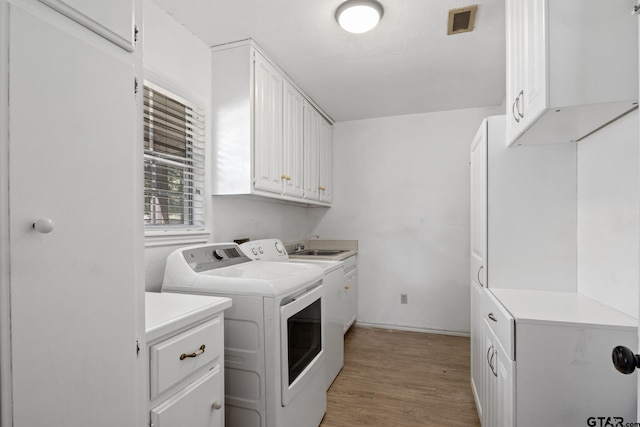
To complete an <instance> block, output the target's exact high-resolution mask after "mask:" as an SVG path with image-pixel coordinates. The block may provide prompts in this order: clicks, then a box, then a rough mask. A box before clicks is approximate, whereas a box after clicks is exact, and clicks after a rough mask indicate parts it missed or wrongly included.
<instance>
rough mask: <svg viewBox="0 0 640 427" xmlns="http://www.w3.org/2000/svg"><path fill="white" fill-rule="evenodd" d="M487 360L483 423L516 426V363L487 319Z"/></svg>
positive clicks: (486, 424)
mask: <svg viewBox="0 0 640 427" xmlns="http://www.w3.org/2000/svg"><path fill="white" fill-rule="evenodd" d="M484 339H485V354H486V363H485V366H484V369H483V374H484V391H483V395H484V398H485V402H484V406H483V409H484V410H483V412H482V425H483V426H492V427H510V426H513V425H514V424H513V415H514V412H515V411H514V409H515V408H514V394H513V391H514V384H515V376H514V366H515V362H514V361H513V360H511V359H510V358H509V355H508V354H507V352H506V351H505V350H504V347H503V346H502V343H501V342H500V340H498V338H497V337H496V335H495V333H494V332H493V330H492V329H491V326H490V325H489V322H487V321H486V320H485V321H484Z"/></svg>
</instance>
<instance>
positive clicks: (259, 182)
mask: <svg viewBox="0 0 640 427" xmlns="http://www.w3.org/2000/svg"><path fill="white" fill-rule="evenodd" d="M254 79H255V88H254V97H255V99H254V141H253V144H254V177H255V184H254V187H255V188H256V189H258V190H265V191H271V192H274V193H281V192H282V175H283V171H282V91H283V79H282V76H281V75H280V73H279V72H278V70H276V69H275V68H274V67H273V66H272V65H271V64H270V63H269V62H268V61H267V60H266V59H264V58H263V57H262V56H261V55H260V54H258V53H256V56H255V63H254Z"/></svg>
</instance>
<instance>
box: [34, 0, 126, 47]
mask: <svg viewBox="0 0 640 427" xmlns="http://www.w3.org/2000/svg"><path fill="white" fill-rule="evenodd" d="M40 1H41V2H42V3H44V4H46V5H47V6H50V7H52V8H54V9H55V10H57V11H58V12H60V13H62V14H64V15H66V16H68V17H69V18H71V19H73V20H74V21H76V22H78V23H79V24H81V25H84V26H85V27H87V28H88V29H90V30H91V31H94V32H96V33H98V34H99V35H101V36H102V37H104V38H106V39H107V40H109V41H111V42H113V43H115V44H117V45H118V46H120V47H121V48H123V49H125V50H128V51H130V52H131V51H133V47H134V44H135V38H136V34H135V31H136V30H135V27H134V14H133V10H134V7H133V0H109V1H87V0H40Z"/></svg>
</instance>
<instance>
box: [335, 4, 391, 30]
mask: <svg viewBox="0 0 640 427" xmlns="http://www.w3.org/2000/svg"><path fill="white" fill-rule="evenodd" d="M382 13H383V9H382V5H381V4H380V3H378V2H377V1H376V0H348V1H346V2H344V3H342V4H341V5H340V7H338V10H336V21H338V24H340V26H341V27H342V28H343V29H344V30H346V31H349V32H350V33H366V32H367V31H369V30H371V29H373V28H374V27H375V26H376V25H378V22H380V19H382Z"/></svg>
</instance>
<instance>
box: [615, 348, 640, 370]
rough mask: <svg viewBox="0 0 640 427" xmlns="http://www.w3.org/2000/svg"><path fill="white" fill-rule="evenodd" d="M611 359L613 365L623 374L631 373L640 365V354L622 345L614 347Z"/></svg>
mask: <svg viewBox="0 0 640 427" xmlns="http://www.w3.org/2000/svg"><path fill="white" fill-rule="evenodd" d="M611 359H612V360H613V366H615V367H616V369H617V370H618V371H619V372H622V373H623V374H630V373H632V372H633V371H635V370H636V368H637V367H639V366H640V355H638V354H634V353H633V351H631V350H630V349H628V348H627V347H624V346H622V345H619V346H617V347H615V348H614V349H613V352H612V353H611Z"/></svg>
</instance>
